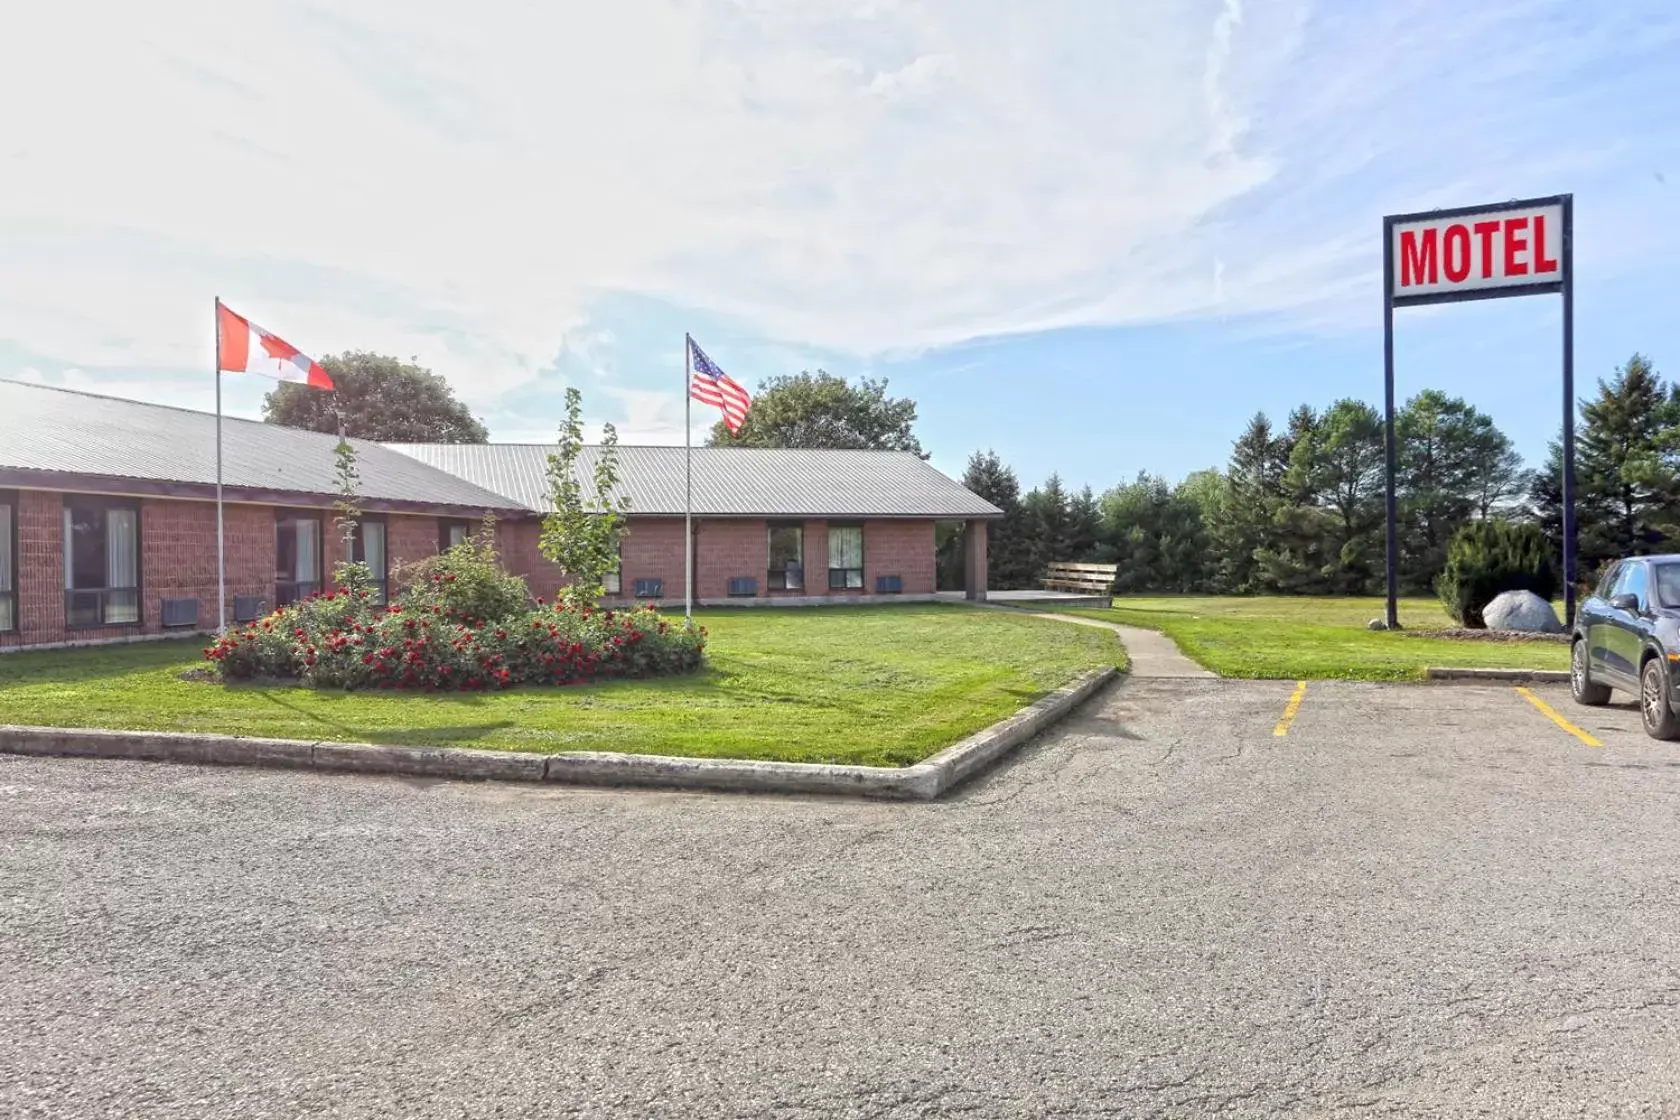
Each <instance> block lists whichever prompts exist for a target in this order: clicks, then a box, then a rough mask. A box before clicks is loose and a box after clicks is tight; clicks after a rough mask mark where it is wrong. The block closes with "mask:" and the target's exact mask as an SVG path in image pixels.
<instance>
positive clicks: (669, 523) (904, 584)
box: [0, 381, 1002, 651]
mask: <svg viewBox="0 0 1680 1120" xmlns="http://www.w3.org/2000/svg"><path fill="white" fill-rule="evenodd" d="M222 425H223V431H222V451H223V470H222V478H223V501H224V509H223V515H224V521H225V532H224V540H225V550H226V566H227V603H228V615H229V619H228V621H229V622H244V621H249V620H251V619H255V618H258V617H261V616H262V615H263V614H265V613H267V612H268V611H270V610H273V609H274V608H275V607H277V606H281V605H284V604H286V603H290V602H294V601H296V600H297V599H300V598H303V597H305V596H307V595H310V594H313V593H315V592H318V591H322V590H329V589H331V587H332V571H333V568H334V566H335V565H336V564H337V563H338V562H339V561H340V560H341V559H344V558H345V557H344V555H343V553H344V551H345V549H344V545H343V543H342V541H341V539H340V535H339V533H338V531H337V527H336V526H335V525H334V523H333V518H334V514H333V510H332V504H333V501H334V497H335V486H334V478H333V473H334V458H333V449H334V447H335V446H336V445H337V443H338V439H337V437H336V436H331V435H326V434H323V433H320V432H308V431H301V430H298V429H293V428H282V427H277V426H275V425H272V424H264V423H258V422H256V421H251V420H236V419H229V418H224V419H223V421H222ZM350 442H351V444H352V445H353V446H354V447H355V448H356V455H357V468H358V471H359V473H360V475H361V496H360V498H361V500H360V504H361V507H362V511H363V517H362V518H361V519H360V521H359V523H358V525H357V528H356V532H355V535H354V539H353V541H352V543H351V545H350V549H349V551H350V554H351V555H350V557H349V558H351V559H355V560H360V561H363V562H365V563H366V564H367V565H368V566H369V567H370V568H371V569H372V571H373V575H374V579H375V580H376V581H377V584H378V587H379V593H380V594H381V595H384V594H387V593H388V592H389V591H390V590H391V579H392V573H393V572H394V571H395V570H396V568H397V566H398V565H399V564H401V563H404V562H408V561H414V560H419V559H423V558H424V557H426V556H429V555H433V554H435V553H437V552H438V551H439V550H441V549H444V548H447V547H449V546H450V545H451V544H455V543H458V542H459V541H461V540H462V539H463V538H464V537H465V536H466V535H467V534H468V533H474V532H477V531H478V529H479V526H480V523H481V521H482V519H483V517H484V515H485V514H486V513H490V514H493V515H494V516H495V518H496V522H497V525H496V532H497V548H498V551H499V552H500V554H501V560H502V563H503V564H504V565H505V566H506V567H507V569H508V570H509V571H510V572H512V573H514V574H515V575H519V576H523V577H524V578H525V580H526V581H527V583H528V584H529V586H530V589H531V594H532V595H534V596H540V597H542V598H545V599H551V598H552V597H553V596H554V594H555V593H556V591H558V590H559V588H560V586H561V585H562V583H563V580H562V579H561V577H560V574H559V572H558V571H556V570H555V569H554V567H553V566H552V565H550V564H549V563H548V562H547V561H546V560H544V559H543V558H542V557H541V556H540V555H539V554H538V551H537V538H538V533H539V530H540V528H541V523H542V512H543V510H544V509H546V508H547V493H548V483H547V473H546V472H547V467H548V454H549V452H550V451H551V450H552V448H551V447H548V446H543V445H537V444H390V445H385V444H379V443H373V442H369V441H367V440H351V441H350ZM592 450H593V449H591V450H590V451H586V453H585V455H584V456H583V461H582V462H580V464H579V472H580V474H581V475H583V476H584V478H585V479H587V478H589V477H592V476H591V475H590V474H588V473H587V472H591V471H592V466H593V463H592V460H591V452H592ZM693 454H694V458H693V514H694V579H695V587H694V591H695V602H696V604H697V605H705V606H719V605H767V606H768V605H788V606H791V605H815V604H835V603H845V602H857V603H865V602H887V601H904V600H929V599H932V598H933V597H934V592H935V576H934V523H935V522H936V521H961V522H963V523H965V524H966V525H967V527H968V533H967V536H966V541H967V551H966V555H965V572H964V574H965V582H964V586H965V587H968V588H971V589H978V590H971V591H970V592H969V596H970V597H971V598H984V597H985V590H984V589H985V587H986V523H987V522H988V521H989V520H992V519H994V518H997V517H1000V516H1002V513H1001V511H1000V510H998V509H997V508H996V507H995V506H993V505H991V504H990V503H988V502H986V501H984V500H983V499H981V498H979V497H977V496H976V495H974V494H973V493H971V492H969V491H968V490H966V489H964V488H963V487H962V486H961V485H959V484H958V483H956V482H954V481H952V480H951V479H950V478H947V477H946V476H945V475H943V474H941V473H940V472H939V471H937V470H935V469H934V468H933V467H931V466H929V465H928V464H927V463H925V462H923V461H922V460H921V459H919V458H917V457H916V456H915V455H912V454H910V453H908V452H900V451H806V450H767V449H751V448H696V449H695V450H694V453H693ZM619 468H620V475H621V478H622V483H621V484H622V487H623V493H624V495H625V496H626V497H627V498H628V499H629V502H630V509H629V512H628V520H627V526H628V527H627V531H626V533H625V536H624V541H623V546H622V549H621V555H620V566H619V570H618V572H617V573H616V574H615V575H614V576H613V577H612V578H610V579H609V580H608V585H607V596H606V600H605V601H606V602H607V603H609V604H611V605H626V604H631V603H638V602H640V603H651V604H655V605H658V606H660V607H662V608H664V609H671V608H673V607H674V608H676V609H678V610H680V609H681V607H682V604H683V600H684V593H685V588H684V583H683V581H684V578H685V572H684V564H683V537H684V532H683V512H684V497H685V478H684V449H683V448H681V447H621V448H620V449H619ZM215 499H216V418H215V416H214V415H212V414H210V413H205V412H192V411H187V410H185V409H178V408H168V407H164V406H161V405H151V404H142V403H139V402H136V401H128V400H120V399H116V398H112V397H104V396H96V395H93V394H89V393H79V392H72V391H69V390H65V389H57V388H50V387H45V386H40V385H28V384H22V383H19V382H14V381H0V651H4V650H10V649H22V648H43V647H56V646H64V645H81V644H94V643H104V642H120V641H129V640H136V639H141V638H150V637H159V636H168V635H171V634H192V633H203V632H206V631H213V630H214V629H215V628H216V617H215V616H216V602H217V588H216V583H217V581H216V574H217V573H216V500H215Z"/></svg>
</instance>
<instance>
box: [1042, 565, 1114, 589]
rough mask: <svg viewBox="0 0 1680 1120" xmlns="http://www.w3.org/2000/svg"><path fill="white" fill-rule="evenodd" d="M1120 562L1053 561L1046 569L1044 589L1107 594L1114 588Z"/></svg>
mask: <svg viewBox="0 0 1680 1120" xmlns="http://www.w3.org/2000/svg"><path fill="white" fill-rule="evenodd" d="M1119 571H1120V565H1118V564H1074V563H1071V562H1068V561H1063V560H1056V561H1053V562H1052V563H1051V564H1050V566H1049V567H1048V568H1046V569H1045V571H1044V590H1046V591H1082V592H1084V593H1085V594H1087V595H1107V594H1110V593H1111V592H1113V590H1114V577H1115V575H1116V574H1117V573H1118V572H1119Z"/></svg>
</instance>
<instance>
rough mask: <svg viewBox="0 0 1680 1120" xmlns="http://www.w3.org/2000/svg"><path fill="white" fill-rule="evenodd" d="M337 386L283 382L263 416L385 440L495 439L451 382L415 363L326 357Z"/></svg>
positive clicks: (354, 354) (361, 354) (359, 355)
mask: <svg viewBox="0 0 1680 1120" xmlns="http://www.w3.org/2000/svg"><path fill="white" fill-rule="evenodd" d="M321 365H322V366H323V367H324V368H325V369H326V371H327V373H329V374H330V375H331V376H332V379H333V390H332V392H330V393H323V392H321V391H320V390H318V389H311V388H309V387H308V386H305V385H293V384H289V383H288V384H282V385H279V386H276V387H275V389H274V391H273V392H271V393H269V394H268V396H266V397H265V398H263V419H264V420H266V421H268V422H269V423H270V424H283V425H285V426H286V427H288V428H305V429H308V430H309V431H313V432H330V433H333V434H338V433H339V431H340V424H341V423H342V426H343V434H344V435H347V436H351V437H353V438H356V439H371V440H379V441H381V442H385V443H484V442H485V441H486V440H488V439H489V438H490V433H489V432H488V431H486V430H485V427H484V425H483V424H481V423H480V422H479V421H478V419H477V418H476V417H474V416H473V414H472V413H471V412H470V411H469V410H468V409H467V406H466V405H464V404H462V403H461V402H460V401H459V400H457V399H456V398H455V392H454V390H453V389H451V388H450V386H449V382H447V381H445V380H444V379H443V378H442V377H441V376H439V375H438V374H435V373H433V372H432V371H431V370H429V369H426V368H425V367H423V366H420V365H417V364H415V363H414V362H404V361H401V360H400V359H397V358H392V357H387V356H386V355H383V354H371V353H368V352H366V351H349V352H346V353H343V354H339V355H336V356H334V357H328V358H322V359H321Z"/></svg>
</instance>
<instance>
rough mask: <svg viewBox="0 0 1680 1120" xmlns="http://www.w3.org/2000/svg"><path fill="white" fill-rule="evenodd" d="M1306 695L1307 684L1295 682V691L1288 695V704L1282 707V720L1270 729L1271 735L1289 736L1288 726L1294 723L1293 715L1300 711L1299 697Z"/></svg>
mask: <svg viewBox="0 0 1680 1120" xmlns="http://www.w3.org/2000/svg"><path fill="white" fill-rule="evenodd" d="M1306 694H1307V682H1306V681H1296V682H1295V691H1294V692H1292V693H1290V695H1289V703H1287V704H1285V705H1284V706H1283V718H1282V719H1280V720H1278V722H1277V726H1276V727H1274V728H1272V734H1273V735H1278V736H1283V735H1287V734H1289V725H1290V724H1292V723H1294V722H1295V713H1296V712H1298V711H1300V710H1301V697H1303V696H1305V695H1306Z"/></svg>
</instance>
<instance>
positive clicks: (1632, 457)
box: [1575, 354, 1680, 566]
mask: <svg viewBox="0 0 1680 1120" xmlns="http://www.w3.org/2000/svg"><path fill="white" fill-rule="evenodd" d="M1677 424H1680V391H1677V390H1676V388H1675V387H1674V386H1673V385H1667V386H1665V385H1664V384H1663V383H1662V379H1661V378H1660V377H1659V376H1658V374H1657V371H1656V370H1655V369H1654V368H1652V366H1651V363H1650V362H1649V361H1648V360H1647V359H1646V358H1645V357H1644V356H1643V355H1640V354H1635V355H1633V357H1631V358H1629V359H1628V362H1627V365H1625V366H1623V367H1622V368H1621V369H1619V370H1617V371H1616V376H1615V377H1614V378H1613V379H1611V380H1610V381H1609V382H1605V381H1603V380H1602V379H1601V380H1600V381H1599V383H1598V396H1597V397H1596V398H1595V399H1593V400H1591V401H1587V402H1585V403H1583V404H1582V406H1581V427H1580V436H1579V438H1578V440H1577V442H1576V448H1575V468H1576V497H1577V505H1576V509H1577V516H1578V519H1579V523H1580V553H1581V560H1582V561H1583V564H1590V565H1592V566H1596V565H1597V564H1599V563H1602V562H1603V561H1605V560H1608V559H1612V558H1615V557H1618V556H1629V555H1641V554H1646V553H1651V552H1655V551H1658V550H1659V549H1660V547H1661V546H1662V543H1663V540H1664V537H1665V535H1666V533H1665V530H1666V529H1667V528H1668V527H1669V526H1671V525H1672V524H1673V522H1674V519H1675V513H1676V507H1677V505H1680V446H1677V443H1680V441H1677V433H1676V430H1675V429H1676V425H1677Z"/></svg>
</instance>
